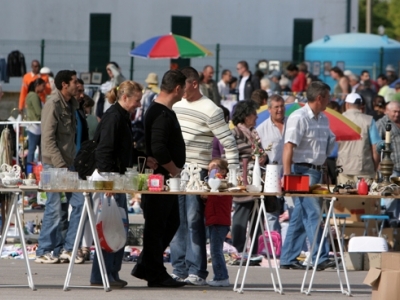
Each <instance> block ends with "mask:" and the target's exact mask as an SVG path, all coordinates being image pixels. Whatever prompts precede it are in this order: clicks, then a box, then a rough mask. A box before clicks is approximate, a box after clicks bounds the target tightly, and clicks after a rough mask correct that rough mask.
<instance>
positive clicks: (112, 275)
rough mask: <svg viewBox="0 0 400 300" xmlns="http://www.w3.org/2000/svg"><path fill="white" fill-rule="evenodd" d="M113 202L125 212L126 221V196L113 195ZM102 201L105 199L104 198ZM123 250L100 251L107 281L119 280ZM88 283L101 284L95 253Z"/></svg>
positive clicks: (123, 248)
mask: <svg viewBox="0 0 400 300" xmlns="http://www.w3.org/2000/svg"><path fill="white" fill-rule="evenodd" d="M114 198H115V202H117V205H118V206H119V207H122V208H123V209H124V210H125V213H126V218H127V219H128V209H127V206H126V194H115V195H114ZM103 199H106V198H105V197H104V198H103ZM124 250H125V247H122V248H121V249H120V250H118V251H117V252H113V253H110V252H106V251H104V250H102V253H103V257H104V264H105V266H106V272H107V276H108V280H109V281H110V282H112V281H115V280H119V279H120V278H119V274H118V273H119V271H120V270H121V266H122V259H123V258H124ZM90 282H91V283H102V282H103V280H102V279H101V273H100V267H99V262H98V258H97V253H95V254H94V258H93V265H92V273H91V274H90Z"/></svg>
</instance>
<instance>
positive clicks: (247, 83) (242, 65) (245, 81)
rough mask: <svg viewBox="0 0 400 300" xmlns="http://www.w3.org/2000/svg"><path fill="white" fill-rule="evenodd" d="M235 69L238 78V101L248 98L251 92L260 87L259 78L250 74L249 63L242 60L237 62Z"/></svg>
mask: <svg viewBox="0 0 400 300" xmlns="http://www.w3.org/2000/svg"><path fill="white" fill-rule="evenodd" d="M236 70H237V72H238V74H239V76H240V78H239V101H243V100H250V98H251V94H252V93H253V92H254V91H255V90H258V89H260V88H261V85H260V80H259V79H258V78H257V77H256V76H254V75H252V74H251V72H250V71H249V65H248V63H247V62H246V61H244V60H242V61H239V62H238V63H237V66H236Z"/></svg>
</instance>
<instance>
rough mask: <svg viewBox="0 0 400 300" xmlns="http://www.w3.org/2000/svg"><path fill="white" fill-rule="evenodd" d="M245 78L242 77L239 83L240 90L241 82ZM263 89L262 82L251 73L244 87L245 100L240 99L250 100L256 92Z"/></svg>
mask: <svg viewBox="0 0 400 300" xmlns="http://www.w3.org/2000/svg"><path fill="white" fill-rule="evenodd" d="M242 78H243V77H240V79H239V83H238V88H239V86H240V81H242ZM260 88H261V84H260V80H259V79H258V78H257V77H256V76H254V75H253V74H251V73H250V76H249V78H248V79H247V81H246V85H245V87H244V99H239V100H250V99H251V94H252V93H253V92H254V91H255V90H258V89H260Z"/></svg>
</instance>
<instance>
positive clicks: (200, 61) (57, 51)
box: [0, 40, 292, 91]
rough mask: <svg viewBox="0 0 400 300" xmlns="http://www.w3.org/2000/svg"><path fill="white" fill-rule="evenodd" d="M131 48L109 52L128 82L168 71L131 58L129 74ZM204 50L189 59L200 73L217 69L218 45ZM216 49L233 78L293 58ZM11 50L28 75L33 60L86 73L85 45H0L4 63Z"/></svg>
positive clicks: (14, 81)
mask: <svg viewBox="0 0 400 300" xmlns="http://www.w3.org/2000/svg"><path fill="white" fill-rule="evenodd" d="M131 44H132V42H126V43H125V42H123V43H122V42H113V43H111V48H110V52H111V54H110V61H116V62H117V63H118V64H119V65H120V67H121V70H122V73H123V75H124V76H125V77H126V78H131V75H132V78H133V79H134V80H136V81H138V82H141V83H144V80H145V78H146V77H147V74H148V73H150V72H155V73H157V74H158V75H159V76H162V74H164V73H165V71H166V70H168V69H169V67H170V60H168V59H159V60H148V59H141V58H134V63H133V70H132V69H131V57H130V56H129V52H130V50H131ZM204 46H205V47H206V48H208V49H209V50H210V51H211V52H212V53H213V56H209V57H204V58H193V59H191V65H192V66H193V67H194V68H196V69H198V70H202V69H203V67H204V66H205V65H212V66H214V67H216V64H217V61H216V60H217V55H216V48H217V45H216V44H214V45H204ZM219 48H220V51H219V62H218V69H219V72H221V71H222V70H223V69H230V70H231V71H232V73H233V74H236V72H235V68H236V64H237V62H238V61H240V60H246V61H247V62H248V63H249V66H250V69H251V70H253V71H254V70H255V69H256V67H255V65H256V63H257V62H258V61H259V60H279V61H290V60H291V56H292V48H291V47H279V46H267V47H266V46H239V45H220V46H219ZM14 50H19V51H20V52H21V53H23V54H24V56H25V61H26V64H27V71H29V70H30V63H31V61H32V60H33V59H37V60H39V61H42V62H43V66H46V67H49V68H50V69H51V70H52V71H53V73H54V74H55V73H57V71H59V70H62V69H73V70H75V71H77V73H78V74H80V73H85V72H88V71H89V42H88V41H62V40H45V41H40V40H39V41H37V40H31V41H14V40H1V41H0V57H4V58H6V59H7V56H8V54H9V53H10V52H12V51H14ZM104 68H105V66H104ZM103 81H106V79H104V78H103ZM20 86H21V78H18V77H17V78H11V79H10V83H8V84H4V89H5V90H6V91H19V89H20Z"/></svg>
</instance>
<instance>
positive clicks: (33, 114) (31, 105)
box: [25, 92, 42, 121]
mask: <svg viewBox="0 0 400 300" xmlns="http://www.w3.org/2000/svg"><path fill="white" fill-rule="evenodd" d="M40 103H41V102H40V98H39V95H38V94H36V93H35V92H29V93H28V95H27V96H26V100H25V105H26V114H27V117H28V120H29V121H40V115H41V113H42V106H41V104H40Z"/></svg>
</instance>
